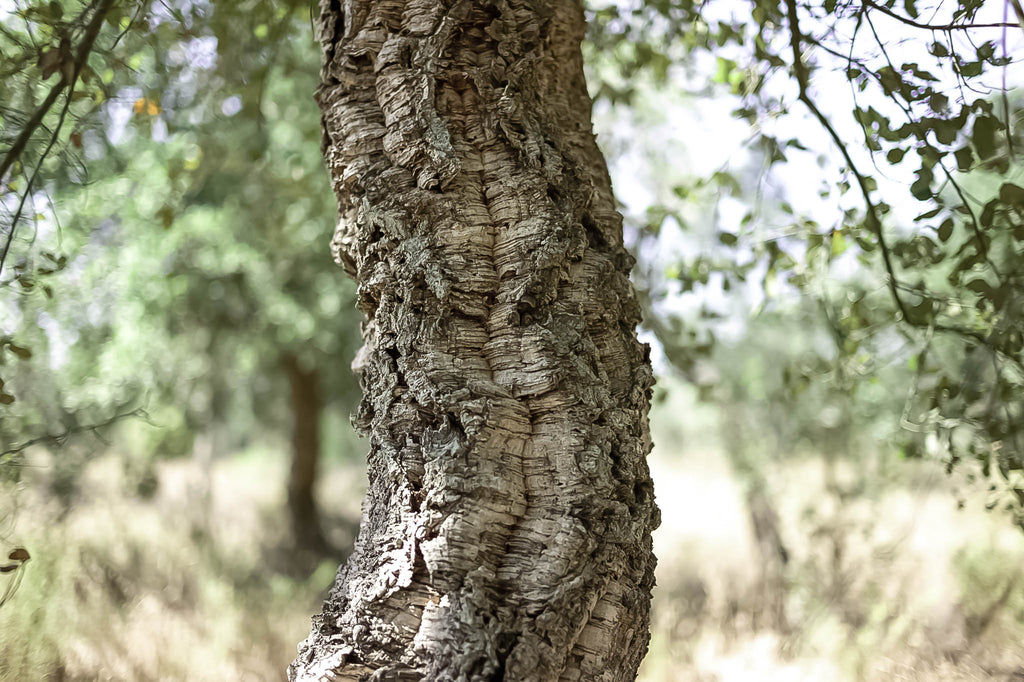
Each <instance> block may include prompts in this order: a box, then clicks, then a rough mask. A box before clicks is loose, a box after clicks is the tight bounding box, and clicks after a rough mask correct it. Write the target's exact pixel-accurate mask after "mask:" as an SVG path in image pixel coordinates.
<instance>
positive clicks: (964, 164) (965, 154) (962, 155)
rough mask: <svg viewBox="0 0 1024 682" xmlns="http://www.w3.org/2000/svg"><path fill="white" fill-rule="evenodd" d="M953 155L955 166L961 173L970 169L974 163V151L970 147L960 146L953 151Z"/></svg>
mask: <svg viewBox="0 0 1024 682" xmlns="http://www.w3.org/2000/svg"><path fill="white" fill-rule="evenodd" d="M953 156H954V157H955V158H956V167H957V170H959V171H960V172H961V173H966V172H967V171H969V170H971V166H972V165H973V164H974V153H973V152H972V151H971V148H970V147H961V148H960V149H957V150H956V151H955V152H953Z"/></svg>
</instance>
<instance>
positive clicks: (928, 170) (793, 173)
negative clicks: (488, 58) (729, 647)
mask: <svg viewBox="0 0 1024 682" xmlns="http://www.w3.org/2000/svg"><path fill="white" fill-rule="evenodd" d="M748 10H750V11H749V12H748ZM593 17H594V20H593V21H592V24H591V36H592V40H593V43H594V46H595V49H596V51H597V53H598V55H597V57H596V58H597V59H598V60H600V62H601V63H602V65H603V68H602V69H601V70H600V71H599V73H601V74H602V75H603V76H604V78H603V80H602V82H600V83H599V84H597V92H598V94H599V95H603V96H604V97H606V98H608V99H610V100H613V101H631V100H633V99H634V98H635V97H636V96H638V93H640V91H641V90H642V87H641V88H638V87H637V84H642V83H654V84H658V85H668V84H669V83H673V82H675V83H682V84H683V87H684V88H686V89H689V90H690V91H691V92H693V93H698V94H700V95H704V96H709V95H718V96H722V95H723V93H729V95H731V96H732V97H733V98H734V100H735V109H734V112H733V113H734V116H736V117H738V118H739V119H741V120H743V121H745V122H747V123H748V124H749V129H750V138H749V147H750V149H749V153H748V154H745V155H743V159H741V160H735V161H734V162H733V163H731V164H728V165H726V166H723V167H722V168H720V169H718V170H717V171H716V172H714V173H713V174H711V175H710V176H707V177H691V178H689V179H688V180H683V181H681V182H679V183H678V184H677V185H675V186H674V187H673V188H672V189H673V190H674V196H672V197H671V198H670V199H669V200H668V201H664V202H661V203H660V204H658V205H654V206H651V207H650V208H649V209H648V211H647V215H646V219H645V220H643V221H642V224H641V225H640V227H642V228H643V229H645V230H647V232H648V233H655V234H656V233H657V232H658V231H659V230H660V228H661V227H662V225H663V224H664V223H665V221H666V220H672V221H674V222H676V223H677V224H679V225H681V226H682V227H683V229H684V231H685V230H686V229H687V228H688V227H689V226H690V224H691V223H692V219H688V218H690V217H691V216H692V213H691V212H689V211H688V210H687V208H688V206H692V205H694V204H698V205H706V203H707V202H708V201H709V196H710V201H712V202H715V203H717V204H718V205H719V207H722V208H723V210H722V211H717V210H716V211H715V212H714V219H713V222H714V224H713V225H712V229H713V230H714V231H715V234H716V237H717V242H718V243H717V244H714V245H712V246H710V248H708V249H706V250H705V251H703V252H700V253H697V254H693V255H692V256H691V257H689V258H687V259H685V260H684V262H682V263H679V264H678V265H676V266H673V267H672V272H671V273H670V274H671V275H673V276H674V277H675V278H676V279H677V280H678V283H679V284H678V287H679V290H681V291H683V292H687V291H698V292H699V291H702V290H703V291H706V290H708V289H709V288H718V289H719V290H724V291H726V292H728V291H733V292H736V291H740V290H743V291H746V292H747V293H746V294H745V295H747V296H749V292H750V290H751V287H753V288H755V289H760V290H761V294H760V296H759V297H761V298H763V297H764V296H767V297H768V303H767V304H765V303H761V304H759V305H760V306H762V307H763V306H765V305H769V306H770V305H771V300H772V298H773V296H775V298H778V294H785V293H787V292H798V293H799V294H800V295H801V296H804V297H807V298H810V299H811V300H815V301H818V305H819V307H820V308H821V312H822V315H823V317H824V320H825V321H826V324H827V328H830V329H831V330H832V336H833V340H834V346H833V348H832V350H827V351H825V353H824V356H819V358H822V359H825V360H826V365H825V366H824V367H820V366H819V367H817V368H815V367H814V365H815V362H813V361H812V362H807V361H806V359H805V360H804V361H800V362H797V366H795V367H794V366H792V365H786V366H784V367H779V368H776V371H779V372H782V371H783V370H784V371H785V380H784V381H783V385H784V387H785V388H784V390H785V392H787V393H789V394H791V395H796V394H799V393H800V392H802V391H804V390H805V389H806V387H807V382H808V379H809V378H813V379H812V380H818V381H820V380H822V379H824V380H826V381H830V382H833V383H835V384H836V385H837V387H840V388H841V389H842V390H846V391H854V392H855V391H857V390H859V389H860V388H861V387H865V386H866V384H867V383H868V382H869V381H874V382H877V381H878V379H879V377H880V376H881V375H883V374H891V373H892V371H893V369H894V368H895V370H896V372H897V373H899V374H903V375H906V377H907V379H908V381H907V383H908V384H909V385H907V386H904V387H903V391H905V392H906V395H907V397H906V399H905V400H904V401H903V409H902V410H901V411H900V412H901V413H902V414H901V416H900V417H899V418H900V424H901V426H902V427H903V429H904V436H903V437H902V438H901V441H902V447H903V449H904V452H905V454H907V455H919V454H922V453H923V451H924V448H925V447H928V448H929V449H930V450H931V451H932V452H933V453H939V454H940V456H942V457H944V458H945V459H946V461H947V463H948V465H949V466H950V468H952V467H954V466H956V464H957V463H958V462H960V461H961V460H962V459H969V460H971V461H972V462H976V463H977V464H978V465H979V469H980V471H981V473H982V474H983V475H984V476H986V477H987V476H989V474H990V471H991V470H993V469H995V470H998V472H999V479H1001V480H1002V483H1001V484H999V485H998V488H999V492H998V493H997V495H996V496H995V499H996V500H998V502H999V503H1006V504H1007V505H1008V506H1009V507H1012V508H1013V509H1015V510H1016V512H1017V514H1018V519H1022V518H1024V517H1021V516H1020V514H1021V511H1022V504H1024V486H1022V479H1021V470H1022V466H1024V434H1022V428H1024V354H1022V353H1024V289H1022V284H1024V283H1022V279H1021V277H1022V274H1024V271H1022V265H1024V188H1022V187H1021V185H1022V184H1024V182H1022V181H1021V176H1022V173H1021V165H1020V157H1019V154H1020V150H1021V148H1022V144H1024V137H1022V136H1021V133H1020V129H1021V128H1020V127H1021V124H1022V123H1024V120H1022V119H1024V109H1022V107H1021V101H1020V98H1019V96H1018V94H1017V92H1016V91H1014V90H1013V89H1012V88H1014V87H1017V86H1019V85H1021V83H1020V81H1019V74H1016V76H1017V79H1018V80H1013V77H1014V75H1015V71H1014V70H1013V67H1012V64H1014V63H1016V62H1015V61H1014V60H1013V58H1012V55H1013V54H1014V46H1015V45H1016V46H1018V50H1017V54H1019V46H1020V45H1021V44H1024V12H1021V7H1020V4H1019V3H1018V2H1016V0H1009V1H1007V2H1005V3H986V4H985V6H984V7H983V3H982V2H980V0H969V1H966V2H934V3H922V2H912V1H908V2H900V3H897V2H894V1H890V2H879V3H876V2H872V1H871V0H855V1H853V2H836V1H829V2H823V3H801V2H797V1H796V0H786V1H785V2H754V3H752V7H749V6H746V5H745V6H743V8H742V11H741V10H740V9H739V8H737V7H736V6H734V5H729V4H728V3H719V2H705V3H689V2H647V3H643V4H642V6H639V7H635V8H633V9H632V10H631V11H624V10H623V8H622V6H621V5H619V4H608V3H602V4H601V5H600V6H598V7H595V9H594V15H593ZM1018 61H1019V58H1018ZM698 134H699V133H698ZM756 165H760V169H757V168H755V169H754V172H753V173H751V172H750V167H751V166H756ZM786 166H795V168H794V169H792V170H787V169H786ZM780 178H781V179H780ZM914 204H916V205H917V208H916V210H915V208H914ZM649 276H653V277H658V276H659V273H650V274H649ZM709 282H710V284H709ZM658 288H659V287H658V286H657V285H656V286H654V287H653V289H658ZM660 289H661V290H662V291H663V292H664V291H665V288H664V286H661V287H660ZM735 295H736V294H734V296H735ZM738 295H739V296H741V297H742V296H743V295H744V294H742V293H741V294H738ZM783 298H785V296H783ZM704 317H705V320H704V323H703V324H702V323H701V322H700V321H693V320H691V321H690V324H689V326H690V329H687V330H683V329H681V327H682V326H683V325H680V324H679V323H678V322H675V323H674V322H673V319H672V315H667V316H666V318H665V319H657V316H655V319H654V320H653V322H652V325H651V326H652V328H653V329H654V330H655V331H656V332H659V333H658V335H659V336H660V337H662V339H663V341H665V340H667V341H668V343H666V344H665V345H666V348H667V349H668V350H670V351H671V352H670V356H671V357H672V358H673V359H674V362H675V363H676V364H677V365H678V366H680V367H682V368H683V370H684V371H685V372H687V373H688V374H689V375H690V376H691V377H692V378H698V377H699V375H700V373H699V372H696V371H695V367H696V366H697V365H699V364H700V363H701V362H702V361H703V360H702V359H704V358H707V357H708V354H709V353H710V352H711V350H712V347H713V341H714V329H715V325H716V321H715V320H714V318H715V317H717V313H716V312H715V311H713V310H708V309H705V315H704ZM680 332H682V333H680ZM704 376H707V374H706V373H705V374H704ZM889 385H891V384H889ZM780 390H783V388H782V387H780ZM894 417H895V415H894ZM780 418H782V417H781V416H780ZM927 434H934V435H936V436H939V438H940V440H937V441H936V440H929V439H927V438H925V436H927ZM993 480H998V479H993ZM1019 522H1020V521H1019Z"/></svg>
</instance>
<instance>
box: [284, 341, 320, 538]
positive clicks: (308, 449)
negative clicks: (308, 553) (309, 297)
mask: <svg viewBox="0 0 1024 682" xmlns="http://www.w3.org/2000/svg"><path fill="white" fill-rule="evenodd" d="M281 365H282V366H283V367H284V370H285V373H286V374H287V375H288V386H289V389H290V396H291V413H292V462H291V470H290V471H289V474H288V515H289V517H290V521H291V528H292V537H293V538H294V539H295V542H296V543H297V544H298V545H299V546H302V547H321V546H322V545H323V535H322V534H321V528H320V514H319V513H318V512H317V508H316V499H315V497H314V490H313V489H314V487H315V486H316V476H317V468H318V465H319V463H320V415H321V412H322V411H323V403H322V400H321V397H320V378H319V375H318V374H317V372H316V370H315V369H306V368H305V367H303V366H302V363H301V362H299V359H298V358H297V357H295V356H294V355H292V354H290V353H288V354H285V355H283V356H282V357H281Z"/></svg>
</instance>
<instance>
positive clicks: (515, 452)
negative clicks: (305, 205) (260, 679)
mask: <svg viewBox="0 0 1024 682" xmlns="http://www.w3.org/2000/svg"><path fill="white" fill-rule="evenodd" d="M584 28H585V27H584V18H583V11H582V8H581V5H580V3H579V2H578V1H577V0H557V1H551V0H493V1H485V0H475V1H469V2H453V1H450V0H376V1H369V0H344V1H342V2H339V0H322V2H321V16H320V19H319V22H318V35H319V38H320V40H321V41H322V43H323V47H324V51H325V65H324V68H323V73H322V80H323V83H322V86H321V88H320V89H319V91H318V101H319V103H320V106H321V110H322V112H323V127H324V135H325V140H324V156H325V159H326V163H327V166H328V169H329V170H330V173H331V177H332V179H333V186H334V189H335V191H336V193H337V196H338V201H339V206H340V216H341V219H340V222H339V225H338V229H337V232H336V234H335V238H334V242H333V247H334V250H335V255H336V258H337V259H338V261H339V262H340V263H342V264H343V265H344V266H345V268H346V269H347V270H348V271H349V273H350V274H352V275H353V276H354V277H355V278H356V279H357V281H358V283H359V294H358V301H359V307H360V308H361V309H362V311H363V312H364V313H365V315H366V322H365V324H364V328H363V335H364V341H365V345H364V347H363V349H362V350H361V351H360V353H359V356H358V357H357V360H356V362H355V369H356V370H357V371H358V372H359V373H360V375H361V380H362V384H363V390H364V398H363V401H362V404H361V406H360V409H359V414H358V417H357V422H358V425H359V426H360V427H361V428H362V429H363V430H364V432H365V433H366V434H368V436H369V439H370V455H369V492H368V494H367V498H366V501H365V503H364V508H363V521H362V528H361V531H360V535H359V539H358V540H357V543H356V548H355V552H354V553H353V555H352V557H351V559H350V560H349V561H348V563H347V565H346V566H345V567H343V569H342V570H341V571H340V572H339V574H338V578H337V580H336V582H335V584H334V587H333V588H332V590H331V593H330V596H329V598H328V599H327V601H326V603H325V604H324V610H323V613H322V614H321V615H319V616H316V617H314V625H313V631H312V633H311V634H310V636H309V638H308V639H307V640H306V641H305V642H303V644H302V645H301V646H300V653H299V656H298V658H297V659H296V661H295V662H294V663H293V664H292V666H291V668H290V669H289V678H290V679H291V680H304V681H305V680H330V679H341V680H370V679H372V680H436V681H438V682H440V681H455V680H474V681H476V680H481V681H482V680H508V681H514V680H537V681H548V680H550V681H556V680H586V681H588V682H590V681H595V680H606V681H609V682H611V681H618V680H632V679H634V678H635V676H636V670H637V668H638V666H639V664H640V661H641V659H642V657H643V655H644V653H645V651H646V648H647V641H648V637H649V635H648V621H649V606H650V596H651V587H652V585H653V582H654V564H655V560H654V557H653V554H652V552H651V531H652V530H653V529H654V528H655V527H656V526H657V524H658V511H657V508H656V507H655V504H654V497H653V489H652V485H651V479H650V475H649V472H648V468H647V464H646V460H645V458H646V455H647V453H648V452H649V450H650V436H649V430H648V423H647V412H648V406H649V397H650V387H651V384H652V374H651V370H650V364H649V360H648V352H647V351H648V349H647V348H646V347H645V346H644V345H642V344H640V343H639V342H638V341H637V338H636V332H635V329H636V325H637V323H638V322H639V308H638V306H637V303H636V300H635V297H634V294H633V290H632V287H631V285H630V282H629V278H628V275H629V269H630V267H631V266H632V259H631V257H630V256H629V254H628V253H627V251H626V250H625V249H624V248H623V245H622V218H621V216H620V215H619V214H618V213H617V212H616V210H615V202H614V198H613V196H612V191H611V184H610V182H609V178H608V172H607V168H606V166H605V162H604V159H603V157H602V155H601V152H600V151H599V150H598V147H597V145H596V144H595V141H594V135H593V133H592V130H591V122H590V108H591V102H590V99H589V97H588V95H587V90H586V85H585V82H584V77H583V65H582V58H581V53H580V42H581V40H582V38H583V33H584Z"/></svg>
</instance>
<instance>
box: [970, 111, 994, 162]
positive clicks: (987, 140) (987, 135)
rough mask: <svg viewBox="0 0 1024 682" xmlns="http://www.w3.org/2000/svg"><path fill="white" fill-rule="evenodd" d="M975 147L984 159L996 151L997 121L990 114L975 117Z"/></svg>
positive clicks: (973, 138)
mask: <svg viewBox="0 0 1024 682" xmlns="http://www.w3.org/2000/svg"><path fill="white" fill-rule="evenodd" d="M972 140H973V141H974V148H975V149H977V150H978V156H979V157H981V158H982V159H987V158H988V157H990V156H992V155H994V154H995V153H996V121H995V119H994V118H992V117H990V116H978V117H977V118H976V119H974V134H973V136H972Z"/></svg>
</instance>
